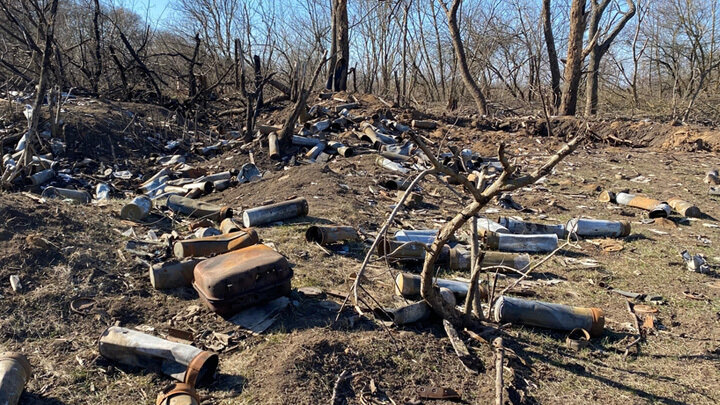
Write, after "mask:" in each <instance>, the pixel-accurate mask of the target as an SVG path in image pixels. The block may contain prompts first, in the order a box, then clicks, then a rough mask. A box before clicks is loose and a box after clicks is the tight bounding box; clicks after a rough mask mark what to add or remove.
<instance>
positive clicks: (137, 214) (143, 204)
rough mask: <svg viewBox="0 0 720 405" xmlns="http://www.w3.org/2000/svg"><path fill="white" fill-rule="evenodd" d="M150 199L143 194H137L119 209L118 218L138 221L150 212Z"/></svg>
mask: <svg viewBox="0 0 720 405" xmlns="http://www.w3.org/2000/svg"><path fill="white" fill-rule="evenodd" d="M152 206H153V204H152V200H150V199H149V198H147V197H145V196H142V195H140V196H137V197H135V198H133V199H132V201H130V203H129V204H125V206H124V207H122V209H121V210H120V218H122V219H127V220H129V221H140V220H142V219H143V218H145V217H146V216H148V214H149V213H150V210H151V209H152Z"/></svg>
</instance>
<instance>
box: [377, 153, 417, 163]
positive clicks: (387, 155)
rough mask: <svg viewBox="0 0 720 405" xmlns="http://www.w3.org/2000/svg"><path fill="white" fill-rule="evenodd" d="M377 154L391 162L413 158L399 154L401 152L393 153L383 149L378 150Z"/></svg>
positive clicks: (408, 160) (406, 160) (407, 160)
mask: <svg viewBox="0 0 720 405" xmlns="http://www.w3.org/2000/svg"><path fill="white" fill-rule="evenodd" d="M379 154H380V156H382V157H384V158H386V159H390V160H392V161H393V162H410V161H412V160H413V158H412V157H410V156H405V155H401V154H399V153H395V152H386V151H383V152H380V153H379Z"/></svg>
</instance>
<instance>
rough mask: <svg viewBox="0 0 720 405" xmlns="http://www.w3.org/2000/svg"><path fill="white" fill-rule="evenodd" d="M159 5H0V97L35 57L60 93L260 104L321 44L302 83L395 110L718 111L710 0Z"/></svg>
mask: <svg viewBox="0 0 720 405" xmlns="http://www.w3.org/2000/svg"><path fill="white" fill-rule="evenodd" d="M53 5H55V6H56V8H57V12H56V15H53V12H52V10H53ZM172 7H173V10H171V11H168V13H166V14H167V15H166V17H165V18H164V19H163V21H161V23H160V24H155V23H156V22H152V21H151V22H148V21H146V20H145V18H143V17H142V16H141V15H139V14H137V13H136V12H133V11H130V10H128V9H124V8H122V7H119V6H116V5H113V4H112V2H109V1H106V0H23V1H20V0H0V37H1V40H0V91H2V92H3V93H4V92H5V91H10V90H14V91H25V92H34V90H33V89H34V88H35V86H37V85H38V83H39V82H40V77H41V70H42V67H43V64H46V65H47V66H46V67H47V72H46V74H47V79H48V81H49V82H48V83H46V85H47V86H49V87H50V88H51V87H53V86H57V88H58V89H61V90H62V91H65V92H67V91H70V90H71V89H72V91H73V92H74V93H75V94H78V93H87V94H93V95H98V96H100V97H105V98H109V99H115V100H136V101H147V102H154V103H160V104H168V103H175V104H177V105H180V106H182V107H184V108H186V109H192V108H195V106H197V105H203V103H206V102H207V101H211V100H213V99H216V98H233V97H237V98H238V99H239V100H246V99H247V94H248V92H249V93H250V94H254V93H257V94H256V98H257V100H256V101H257V102H259V103H260V104H262V103H263V102H264V101H267V100H263V94H262V93H263V92H262V91H257V90H258V89H259V87H258V86H260V85H261V84H263V85H264V90H265V92H268V89H270V88H272V89H273V90H272V93H271V95H272V96H276V97H280V98H286V99H291V100H294V99H296V98H297V95H298V91H299V90H298V85H299V83H301V82H302V80H303V79H305V80H307V81H308V82H309V77H310V76H311V75H312V73H313V70H314V67H315V66H317V64H318V62H319V60H320V58H321V55H322V53H323V51H328V57H329V60H330V63H328V64H326V65H325V68H324V69H325V71H324V75H325V78H326V80H319V81H318V83H323V84H324V85H325V86H326V87H327V88H330V89H336V90H343V89H345V88H347V89H348V90H350V91H359V92H367V93H375V94H379V95H381V96H383V97H386V98H387V99H390V100H394V101H395V102H397V103H399V104H400V105H416V104H425V103H442V105H443V106H446V107H447V108H448V109H450V110H452V109H454V108H456V106H457V105H458V103H466V102H472V101H473V100H474V101H475V105H476V106H477V110H478V111H480V112H481V113H487V114H498V113H501V114H509V113H510V114H512V113H517V114H525V113H535V112H537V111H539V110H538V109H539V108H542V107H541V106H542V101H545V102H546V104H547V107H548V109H549V110H550V112H551V113H552V114H557V115H575V114H578V115H594V114H598V113H599V114H616V115H628V116H629V115H643V116H645V115H647V116H655V117H663V118H674V119H681V120H714V119H715V117H719V116H720V111H718V107H717V103H716V101H717V99H718V97H716V96H715V94H716V93H717V89H718V88H720V69H719V66H720V55H718V52H717V48H718V44H719V43H720V42H719V41H718V40H719V39H720V38H718V35H719V34H718V33H717V30H716V22H717V21H718V16H717V8H718V2H715V1H706V0H589V1H583V0H566V1H558V0H464V1H462V0H444V1H443V0H384V1H383V0H380V1H378V0H276V1H270V2H268V1H261V0H179V1H177V2H173V6H172ZM53 25H54V27H55V29H54V35H52V31H53V30H52V28H51V27H52V26H53ZM49 35H50V36H51V38H50V40H49V41H47V39H48V36H49ZM46 43H47V44H48V45H49V50H50V52H45V51H46V47H45V45H46ZM46 53H47V54H48V57H47V58H43V56H44V55H45V54H46ZM331 73H332V74H331ZM263 82H264V83H263ZM345 86H347V87H345ZM541 95H542V96H543V97H544V99H543V100H540V97H541ZM266 99H267V97H266Z"/></svg>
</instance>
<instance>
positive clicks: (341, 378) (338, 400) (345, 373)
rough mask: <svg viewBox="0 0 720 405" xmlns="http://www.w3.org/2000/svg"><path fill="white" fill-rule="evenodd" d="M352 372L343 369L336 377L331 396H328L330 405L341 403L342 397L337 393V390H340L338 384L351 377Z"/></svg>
mask: <svg viewBox="0 0 720 405" xmlns="http://www.w3.org/2000/svg"><path fill="white" fill-rule="evenodd" d="M352 376H353V375H352V373H350V372H349V371H347V370H344V371H343V372H342V373H340V375H339V376H338V378H337V381H335V387H333V393H332V398H330V405H339V404H342V399H343V398H342V397H340V396H339V395H338V392H339V391H340V385H341V384H342V383H343V382H345V381H347V380H349V379H350V378H352Z"/></svg>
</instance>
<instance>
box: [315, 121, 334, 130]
mask: <svg viewBox="0 0 720 405" xmlns="http://www.w3.org/2000/svg"><path fill="white" fill-rule="evenodd" d="M331 124H332V122H331V121H330V120H322V121H318V122H316V123H314V124H313V125H312V127H313V129H314V130H315V131H316V132H322V131H324V130H326V129H328V128H330V125H331Z"/></svg>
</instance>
